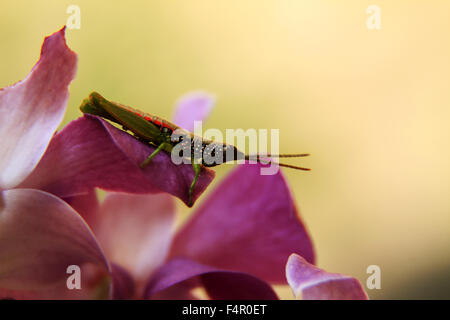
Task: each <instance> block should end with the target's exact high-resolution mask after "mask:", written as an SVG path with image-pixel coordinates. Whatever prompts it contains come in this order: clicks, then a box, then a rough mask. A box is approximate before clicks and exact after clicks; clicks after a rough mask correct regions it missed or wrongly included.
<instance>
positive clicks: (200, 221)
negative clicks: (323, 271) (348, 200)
mask: <svg viewBox="0 0 450 320" xmlns="http://www.w3.org/2000/svg"><path fill="white" fill-rule="evenodd" d="M260 168H261V166H260V165H248V164H246V165H239V167H238V168H237V169H235V170H234V171H233V172H232V173H231V174H230V175H229V176H228V177H227V178H226V179H225V181H223V182H222V183H221V184H220V186H219V187H217V189H216V190H215V191H213V193H212V194H211V195H210V196H209V197H208V199H207V200H205V202H204V203H203V204H202V206H201V207H200V208H199V209H198V210H197V212H196V213H195V214H194V216H193V217H192V219H191V220H190V221H189V222H188V223H187V224H186V225H185V226H184V227H183V229H182V230H181V231H180V232H179V233H178V234H177V236H176V238H175V240H174V243H173V246H172V252H171V256H172V257H175V256H185V257H188V258H191V259H193V260H196V261H199V262H201V263H203V264H206V265H210V266H214V267H217V268H221V269H226V270H235V271H242V272H246V273H249V274H253V275H255V276H257V277H258V278H261V279H264V280H265V281H268V282H273V283H284V281H285V275H284V267H285V263H286V259H287V258H288V257H289V255H290V254H291V253H292V252H299V253H301V254H302V255H303V256H304V257H306V258H307V260H308V261H310V262H314V251H313V247H312V244H311V240H310V238H309V236H308V233H307V231H306V229H305V227H304V226H303V223H302V222H301V220H300V218H299V217H298V215H297V210H296V208H295V205H294V203H293V200H292V196H291V193H290V191H289V188H288V186H287V185H286V182H285V180H284V178H283V176H282V175H281V174H280V173H278V174H276V175H271V176H267V175H266V176H262V175H260Z"/></svg>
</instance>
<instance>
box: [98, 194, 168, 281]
mask: <svg viewBox="0 0 450 320" xmlns="http://www.w3.org/2000/svg"><path fill="white" fill-rule="evenodd" d="M174 213H175V204H174V202H173V198H171V197H170V196H169V195H165V194H159V195H132V194H119V193H110V194H108V196H107V197H106V199H105V200H104V201H103V203H102V205H101V207H100V211H99V213H98V216H97V222H96V224H95V225H94V231H95V234H96V235H97V239H98V240H99V242H100V243H101V245H102V248H103V249H104V251H105V254H106V256H107V257H108V259H109V260H110V261H114V262H115V263H117V264H120V265H121V266H122V267H124V268H125V269H126V270H128V271H129V272H130V273H131V274H132V275H133V277H134V278H135V279H136V281H137V282H139V281H143V280H147V279H148V277H149V275H150V273H152V272H153V271H154V270H155V269H156V268H158V267H160V265H161V264H162V263H163V262H164V260H165V259H166V257H167V253H168V251H169V246H170V243H171V240H172V234H173V229H174V227H175V226H174V223H175V214H174Z"/></svg>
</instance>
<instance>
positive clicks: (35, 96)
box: [0, 28, 77, 189]
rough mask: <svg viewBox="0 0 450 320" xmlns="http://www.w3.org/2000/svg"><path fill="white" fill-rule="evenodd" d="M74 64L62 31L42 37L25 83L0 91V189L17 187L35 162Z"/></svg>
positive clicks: (59, 112) (59, 115) (59, 111)
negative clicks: (40, 45)
mask: <svg viewBox="0 0 450 320" xmlns="http://www.w3.org/2000/svg"><path fill="white" fill-rule="evenodd" d="M76 65H77V56H76V54H75V53H74V52H72V51H71V50H70V49H69V48H68V47H67V45H66V42H65V38H64V28H63V29H61V30H60V31H59V32H56V33H54V34H53V35H51V36H49V37H47V38H45V41H44V44H43V45H42V50H41V57H40V59H39V61H38V62H37V64H36V65H35V66H34V68H33V70H32V71H31V72H30V74H29V75H28V76H27V77H26V78H25V80H23V81H21V82H18V83H16V84H15V85H13V86H11V87H7V88H4V89H0V136H2V137H4V138H3V139H2V141H1V143H0V154H1V156H0V188H5V189H7V188H12V187H14V186H16V185H18V184H19V183H20V182H21V181H22V180H23V179H25V177H26V176H27V175H28V174H29V173H30V172H31V171H32V170H33V168H34V167H35V166H36V164H37V163H38V162H39V160H40V158H41V157H42V155H43V153H44V151H45V149H46V148H47V146H48V143H49V141H50V139H51V137H52V135H53V133H54V132H55V130H56V128H57V127H58V125H59V124H60V122H61V121H62V119H63V117H64V112H65V107H66V102H67V99H68V97H69V92H68V90H67V88H68V86H69V83H70V82H71V81H72V79H73V78H74V76H75V71H76ZM5 137H7V139H6V138H5Z"/></svg>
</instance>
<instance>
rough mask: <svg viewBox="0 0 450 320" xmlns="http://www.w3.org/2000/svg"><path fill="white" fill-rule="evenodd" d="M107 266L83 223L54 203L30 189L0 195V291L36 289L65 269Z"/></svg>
mask: <svg viewBox="0 0 450 320" xmlns="http://www.w3.org/2000/svg"><path fill="white" fill-rule="evenodd" d="M85 263H91V264H93V265H95V266H97V267H99V268H100V269H101V270H103V271H104V272H108V270H109V266H108V262H107V261H106V259H105V257H104V255H103V252H102V250H101V248H100V247H99V245H98V243H97V241H96V240H95V237H94V235H93V234H92V232H91V230H90V229H89V227H88V226H87V225H86V223H85V222H84V221H83V219H82V218H81V217H80V216H79V215H78V214H77V212H76V211H74V210H73V209H72V208H71V207H70V206H69V205H67V203H65V202H64V201H62V200H60V199H59V198H57V197H55V196H53V195H51V194H48V193H45V192H42V191H39V190H31V189H12V190H7V191H3V192H2V193H0V288H5V289H12V290H41V289H43V288H45V287H50V286H52V285H55V284H57V283H60V282H61V280H62V281H65V279H67V277H68V274H67V268H68V266H70V265H78V266H82V265H83V264H85Z"/></svg>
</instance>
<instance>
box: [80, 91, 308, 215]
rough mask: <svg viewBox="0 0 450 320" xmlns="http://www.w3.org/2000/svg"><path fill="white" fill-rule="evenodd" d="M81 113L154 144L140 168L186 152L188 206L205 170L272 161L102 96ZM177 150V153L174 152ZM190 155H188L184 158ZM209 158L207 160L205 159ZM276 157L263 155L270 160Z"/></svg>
mask: <svg viewBox="0 0 450 320" xmlns="http://www.w3.org/2000/svg"><path fill="white" fill-rule="evenodd" d="M80 110H81V111H82V112H83V113H87V114H91V115H95V116H99V117H102V118H104V119H107V120H109V121H112V122H114V123H117V124H119V125H121V126H122V128H123V129H124V130H125V131H126V130H129V131H131V132H132V133H133V134H134V135H135V136H136V137H137V138H138V139H139V140H140V141H142V142H143V143H147V144H151V145H153V146H155V147H156V149H155V150H154V151H153V152H152V153H151V154H150V155H149V156H148V157H147V159H145V160H144V161H143V162H142V163H141V164H140V166H141V168H145V167H146V166H147V165H149V164H150V162H151V161H152V159H153V158H154V157H155V156H156V155H157V154H158V153H159V152H161V151H162V150H164V151H165V152H168V153H171V152H172V151H176V152H179V150H182V151H186V150H187V151H188V152H183V156H184V157H188V158H189V159H190V161H189V162H190V163H191V164H192V168H193V169H194V174H195V175H194V180H193V181H192V183H191V186H190V188H189V201H188V206H189V207H191V206H192V202H193V199H192V195H193V192H194V189H195V186H196V184H197V181H198V178H199V175H200V172H201V169H202V166H205V167H214V166H217V165H219V164H222V163H224V162H228V161H236V160H254V161H257V162H260V163H264V164H270V163H271V160H267V159H264V158H262V157H260V155H258V154H256V155H245V154H244V153H243V152H241V151H239V150H238V149H237V148H236V147H235V146H233V145H230V144H227V143H222V142H215V141H212V140H207V139H203V138H202V137H198V136H195V135H194V134H193V133H191V132H189V131H187V130H185V129H182V128H180V127H178V126H176V125H175V124H173V123H170V122H169V121H166V120H164V119H162V118H159V117H157V116H154V115H151V114H148V113H144V112H142V111H139V110H137V109H134V108H131V107H128V106H125V105H123V104H120V103H117V102H112V101H108V100H106V99H105V98H104V97H102V96H101V95H100V94H98V93H96V92H92V93H91V94H90V95H89V97H88V98H87V99H84V100H83V102H82V104H81V106H80ZM175 149H176V150H175ZM185 154H187V155H185ZM206 155H208V156H206ZM308 155H309V154H284V155H276V156H277V157H280V158H282V157H286V158H287V157H305V156H308ZM270 156H273V155H270V154H269V155H264V157H270ZM277 164H278V165H279V166H282V167H287V168H292V169H297V170H306V171H308V170H310V169H308V168H303V167H297V166H292V165H288V164H282V163H277Z"/></svg>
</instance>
